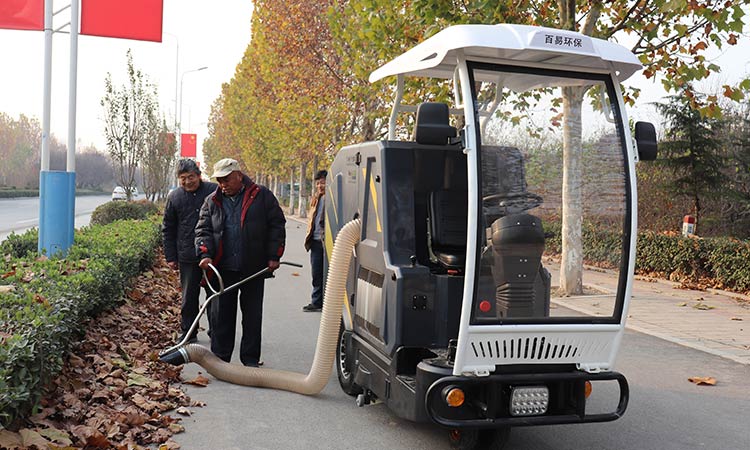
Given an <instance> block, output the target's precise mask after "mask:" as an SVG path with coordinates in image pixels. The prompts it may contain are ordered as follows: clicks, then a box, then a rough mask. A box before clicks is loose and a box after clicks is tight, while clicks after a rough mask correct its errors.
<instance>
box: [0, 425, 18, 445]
mask: <svg viewBox="0 0 750 450" xmlns="http://www.w3.org/2000/svg"><path fill="white" fill-rule="evenodd" d="M22 445H23V442H22V440H21V435H20V434H18V433H14V432H12V431H8V430H0V448H8V449H15V448H20V447H21V446H22Z"/></svg>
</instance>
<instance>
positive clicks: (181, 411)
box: [177, 406, 193, 416]
mask: <svg viewBox="0 0 750 450" xmlns="http://www.w3.org/2000/svg"><path fill="white" fill-rule="evenodd" d="M177 414H182V415H183V416H189V415H192V414H193V413H192V412H190V410H189V409H187V408H185V407H184V406H183V407H180V408H177Z"/></svg>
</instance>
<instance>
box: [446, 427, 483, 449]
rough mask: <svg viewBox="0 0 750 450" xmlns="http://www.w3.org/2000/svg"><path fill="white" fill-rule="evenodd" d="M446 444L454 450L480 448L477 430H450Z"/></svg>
mask: <svg viewBox="0 0 750 450" xmlns="http://www.w3.org/2000/svg"><path fill="white" fill-rule="evenodd" d="M448 442H450V444H451V448H454V449H456V450H477V449H479V448H480V447H479V430H458V429H456V430H450V431H449V432H448Z"/></svg>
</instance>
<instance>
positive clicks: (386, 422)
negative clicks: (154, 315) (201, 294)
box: [173, 221, 750, 450]
mask: <svg viewBox="0 0 750 450" xmlns="http://www.w3.org/2000/svg"><path fill="white" fill-rule="evenodd" d="M304 231H305V227H304V225H303V224H300V223H297V222H294V221H290V222H288V224H287V232H288V236H287V250H286V254H285V259H286V260H287V261H294V262H301V263H304V264H305V267H304V268H303V269H296V268H289V267H282V268H281V269H279V271H278V272H277V278H276V279H274V280H269V281H267V283H266V296H265V303H264V306H265V312H264V314H265V317H264V327H263V339H264V341H263V356H262V359H263V360H264V361H265V364H266V365H265V367H272V368H275V369H283V370H291V371H297V372H302V373H307V371H308V370H309V368H310V365H311V363H312V357H313V353H314V348H315V343H316V339H317V332H318V325H319V320H320V314H318V313H305V312H302V310H301V307H302V306H303V305H305V304H307V303H308V301H309V292H310V272H309V270H310V269H309V260H308V256H307V254H306V253H305V252H304V250H303V249H302V239H303V237H304ZM238 319H239V318H238ZM238 329H239V328H238ZM173 334H174V335H175V337H176V335H177V333H176V331H173ZM238 338H239V336H238ZM199 342H200V343H201V344H204V345H207V343H208V339H207V337H206V335H205V332H201V334H200V335H199ZM238 347H239V342H238V343H237V345H236V347H235V355H234V359H233V361H232V362H235V363H236V362H238V356H237V354H236V352H237V348H238ZM616 369H617V370H618V371H620V372H621V373H623V374H624V375H625V376H627V377H628V380H629V383H630V404H629V408H628V410H627V412H626V413H625V416H624V417H623V418H621V419H619V420H617V421H614V422H609V423H602V424H586V425H558V426H543V427H532V428H515V429H513V431H512V433H511V438H510V442H509V443H508V445H507V446H506V448H507V449H513V450H581V449H587V450H630V449H632V450H643V449H646V450H651V449H653V450H657V449H658V450H690V449H707V450H747V449H749V448H750V435H748V431H747V418H748V417H750V366H745V365H741V364H737V363H734V362H731V361H729V360H726V359H723V358H720V357H716V356H712V355H709V354H706V353H703V352H700V351H697V350H693V349H689V348H685V347H681V346H678V345H675V344H672V343H669V342H666V341H662V340H659V339H657V338H653V337H650V336H647V335H644V334H640V333H635V332H627V333H626V335H625V338H624V340H623V343H622V347H621V350H620V355H619V359H618V367H617V368H616ZM199 373H201V374H203V375H204V376H207V377H208V378H209V379H210V380H211V383H210V384H209V385H208V387H205V388H200V387H194V386H190V385H185V388H186V390H187V392H188V393H189V395H190V396H191V397H192V398H193V399H195V400H199V401H204V402H206V406H205V407H202V408H199V407H196V408H191V410H192V412H193V415H192V416H190V417H185V418H184V419H183V424H184V425H185V428H186V432H185V433H181V434H178V435H176V436H175V437H174V439H175V440H176V441H177V442H178V443H179V444H181V445H182V448H185V449H202V448H216V449H362V450H365V449H367V450H372V449H425V450H427V449H431V450H432V449H449V448H450V445H449V444H448V441H447V434H446V431H445V430H443V429H440V428H438V427H437V426H434V425H431V424H415V423H411V422H408V421H405V420H402V419H399V418H397V417H396V416H394V415H393V414H391V412H390V411H389V410H388V408H387V407H386V406H384V405H383V404H382V403H381V404H375V405H369V406H365V407H363V408H359V407H357V406H356V405H355V403H354V399H353V398H352V397H349V396H347V395H346V394H344V393H343V392H342V391H341V389H340V388H339V385H338V380H337V379H336V374H335V371H334V372H333V373H332V374H331V378H330V380H329V382H328V385H327V386H326V387H325V389H324V390H323V392H322V393H321V394H319V395H317V396H313V397H307V396H303V395H299V394H293V393H289V392H282V391H274V390H269V389H261V388H253V387H243V386H236V385H232V384H228V383H225V382H222V381H218V380H216V379H214V378H213V377H212V376H210V375H208V374H206V372H205V370H204V369H202V368H201V367H199V366H197V365H196V364H188V365H186V366H185V369H184V371H183V377H184V378H185V379H188V380H189V379H192V378H194V377H195V376H197V375H198V374H199ZM691 376H712V377H714V378H716V379H717V380H718V384H717V385H716V386H698V385H695V384H692V383H690V382H689V381H688V377H691ZM594 389H595V391H594V394H593V396H592V404H601V405H602V409H605V408H606V407H614V406H613V405H611V403H613V402H616V398H615V399H612V398H611V396H610V397H608V396H607V395H606V394H607V393H610V394H612V393H613V392H612V391H616V389H611V386H610V385H604V386H599V385H595V387H594ZM614 395H616V394H614Z"/></svg>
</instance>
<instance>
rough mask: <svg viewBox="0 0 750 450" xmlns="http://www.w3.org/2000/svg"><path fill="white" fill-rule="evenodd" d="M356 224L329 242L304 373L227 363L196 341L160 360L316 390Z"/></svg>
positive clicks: (329, 354) (221, 375)
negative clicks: (312, 351)
mask: <svg viewBox="0 0 750 450" xmlns="http://www.w3.org/2000/svg"><path fill="white" fill-rule="evenodd" d="M360 227H361V222H360V220H359V219H355V220H352V221H351V222H349V223H347V224H346V225H345V226H344V228H342V229H341V231H339V234H338V236H337V237H336V242H335V243H334V245H333V254H332V255H331V259H330V264H329V266H328V280H327V281H326V289H325V297H324V301H323V313H322V316H321V319H320V330H319V331H318V345H317V347H316V348H315V356H314V358H313V364H312V367H311V368H310V372H309V373H308V374H301V373H297V372H288V371H284V370H274V369H260V368H254V367H245V366H240V365H237V364H230V363H227V362H224V361H222V360H221V359H219V358H218V357H217V356H216V355H214V354H213V353H211V351H210V350H209V349H207V348H206V347H203V346H201V345H198V344H188V345H186V346H184V347H181V348H179V349H177V350H175V351H173V352H171V353H168V354H166V355H164V356H162V357H161V360H162V361H164V362H168V363H171V364H175V365H179V364H184V363H187V362H194V363H197V364H198V365H200V366H201V367H203V368H204V369H206V370H207V371H208V373H210V374H211V375H213V376H214V377H216V378H217V379H219V380H222V381H226V382H229V383H233V384H239V385H243V386H257V387H267V388H272V389H282V390H285V391H291V392H297V393H299V394H305V395H315V394H317V393H319V392H320V391H321V390H323V388H324V387H325V385H326V384H327V383H328V378H329V377H330V376H331V370H332V368H333V360H334V359H335V357H336V345H337V344H338V334H339V323H340V321H341V310H342V309H343V307H344V304H343V302H342V299H343V298H345V295H346V280H347V279H348V278H349V265H350V262H351V257H352V251H353V250H354V246H355V245H357V243H358V242H359V238H360Z"/></svg>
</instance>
